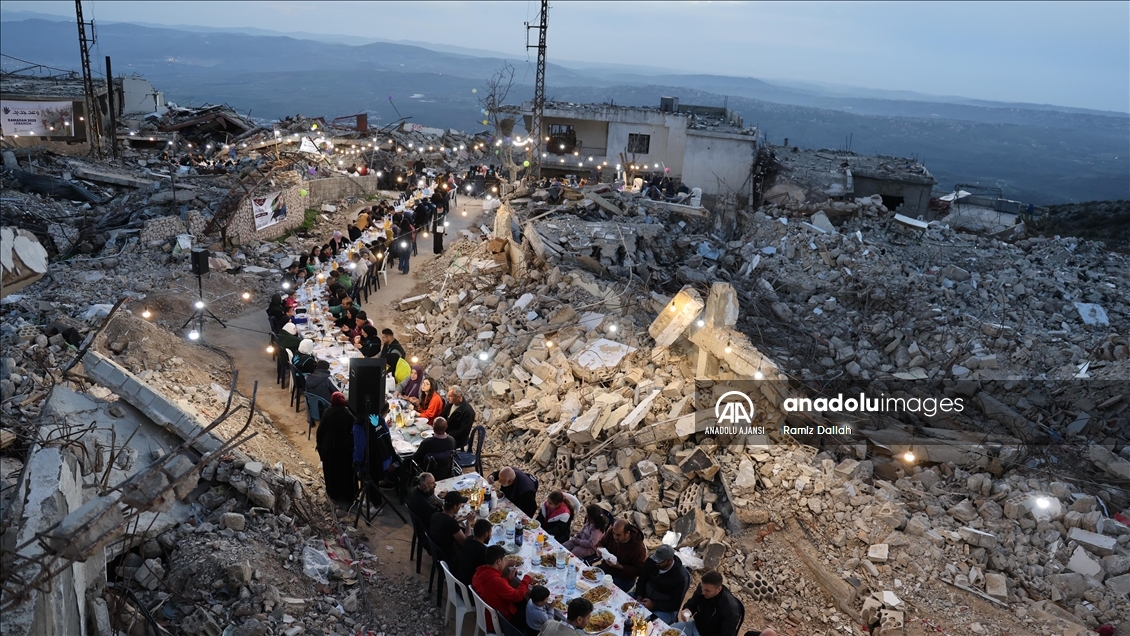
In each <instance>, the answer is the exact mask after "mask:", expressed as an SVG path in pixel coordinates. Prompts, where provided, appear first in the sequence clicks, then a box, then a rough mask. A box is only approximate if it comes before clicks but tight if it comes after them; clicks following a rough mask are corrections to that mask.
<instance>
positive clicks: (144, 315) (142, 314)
mask: <svg viewBox="0 0 1130 636" xmlns="http://www.w3.org/2000/svg"><path fill="white" fill-rule="evenodd" d="M152 315H153V313H152V312H151V311H149V308H148V307H146V308H145V311H143V312H141V317H142V318H145V319H146V320H148V319H149V317H150V316H152Z"/></svg>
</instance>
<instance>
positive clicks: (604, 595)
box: [435, 472, 683, 636]
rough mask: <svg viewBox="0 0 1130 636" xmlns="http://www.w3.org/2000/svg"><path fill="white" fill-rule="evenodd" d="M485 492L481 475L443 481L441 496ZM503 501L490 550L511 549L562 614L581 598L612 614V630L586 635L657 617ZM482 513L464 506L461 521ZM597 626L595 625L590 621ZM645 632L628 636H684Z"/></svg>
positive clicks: (659, 625) (655, 627) (656, 624)
mask: <svg viewBox="0 0 1130 636" xmlns="http://www.w3.org/2000/svg"><path fill="white" fill-rule="evenodd" d="M483 488H486V489H487V492H489V491H490V490H491V489H492V486H490V485H488V484H487V482H486V480H485V479H483V478H482V476H481V475H479V474H478V473H475V472H469V473H463V474H462V475H456V476H455V477H451V478H450V479H443V480H440V481H437V482H436V490H435V492H436V495H437V496H439V497H440V498H441V499H442V497H443V493H446V492H448V491H452V490H457V491H460V492H461V493H466V494H465V496H467V495H470V494H473V493H474V492H475V491H479V492H482V489H483ZM498 495H499V497H498V505H497V506H496V507H495V509H494V510H492V511H490V512H488V513H487V514H486V516H485V518H487V519H489V520H490V522H491V524H492V525H493V526H494V530H493V534H492V535H491V538H490V542H489V544H488V545H496V544H497V545H502V546H503V547H505V548H506V551H507V553H508V554H509V555H510V556H508V557H507V558H509V559H511V560H512V561H513V565H515V567H516V568H517V570H518V572H519V576H524V575H526V574H529V575H530V576H531V578H532V579H533V580H534V583H535V584H536V585H543V586H545V587H546V588H548V589H549V593H550V595H551V599H552V603H551V604H552V605H553V606H554V607H555V608H556V609H558V610H560V611H561V612H562V614H564V612H565V608H566V606H567V604H568V602H569V601H570V600H572V599H574V598H577V597H585V598H587V599H589V600H590V601H592V602H593V617H596V616H597V615H598V612H601V611H606V612H609V613H610V614H611V616H612V617H613V620H612V623H611V624H610V625H608V626H594V625H592V624H590V626H591V627H593V629H591V630H590V629H588V628H586V629H585V632H586V633H590V634H599V635H602V636H603V635H605V634H608V635H610V636H612V635H614V636H620V635H621V634H624V633H625V631H624V623H625V621H631V620H632V617H633V616H635V617H637V618H639V619H641V620H642V619H643V618H646V617H647V616H649V615H651V612H649V611H648V610H647V609H646V608H644V607H643V606H642V605H640V604H639V603H638V602H636V600H635V599H633V598H632V597H631V596H629V595H628V593H627V592H625V591H623V590H621V589H620V588H618V587H616V586H615V585H613V584H612V580H611V577H609V576H607V575H605V574H604V572H603V571H602V570H600V569H599V568H595V567H588V566H586V565H585V564H584V563H583V562H582V561H581V560H580V559H578V558H577V557H575V556H573V555H572V554H570V553H569V551H568V550H566V549H565V548H564V546H562V545H561V544H560V543H558V541H557V540H556V539H554V538H553V537H552V536H550V535H549V534H548V533H547V532H545V531H544V530H542V529H541V528H540V526H539V525H538V522H537V521H536V520H533V519H530V517H529V516H527V515H526V514H525V513H524V512H522V511H521V510H519V509H518V507H517V506H515V505H514V503H513V502H511V501H509V500H508V499H506V498H505V497H503V496H502V493H501V492H498ZM487 500H489V495H486V496H485V497H484V501H487ZM481 512H482V510H481V507H480V509H479V510H475V509H473V508H472V506H471V505H469V504H463V507H462V508H461V509H460V510H459V512H458V513H456V516H457V517H460V518H467V519H470V520H471V522H472V523H473V522H474V520H475V519H478V518H480V513H481ZM509 523H513V524H514V526H515V530H514V531H515V533H517V532H522V533H523V535H522V537H523V541H522V545H521V546H520V547H519V546H517V545H515V543H514V542H513V541H512V540H508V538H507V536H506V530H505V526H506V525H508V524H509ZM563 563H567V565H566V566H565V567H560V566H561V564H563ZM569 567H575V568H577V576H576V585H575V588H574V589H572V590H570V589H568V586H567V584H566V573H567V572H568V568H569ZM594 599H596V600H594ZM591 620H593V619H592V618H590V621H591ZM597 627H599V629H597ZM644 629H645V630H646V632H645V631H639V632H635V631H631V628H629V632H627V633H631V634H633V635H635V634H637V633H638V634H646V636H683V633H682V632H681V631H679V630H676V629H673V628H671V626H670V625H668V624H667V623H665V622H664V621H662V620H660V619H659V618H656V619H655V620H652V621H648V622H647V623H646V625H645V627H644Z"/></svg>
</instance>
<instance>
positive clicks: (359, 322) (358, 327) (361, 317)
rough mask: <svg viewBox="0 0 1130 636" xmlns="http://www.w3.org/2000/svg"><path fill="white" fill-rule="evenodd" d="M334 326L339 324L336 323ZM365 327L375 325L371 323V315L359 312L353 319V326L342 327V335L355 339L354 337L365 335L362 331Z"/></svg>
mask: <svg viewBox="0 0 1130 636" xmlns="http://www.w3.org/2000/svg"><path fill="white" fill-rule="evenodd" d="M334 324H337V323H334ZM365 325H369V326H370V327H372V326H373V323H371V322H369V315H368V314H366V313H365V312H363V311H359V312H357V314H356V315H355V316H354V317H353V324H352V325H349V324H345V325H342V326H341V333H343V334H345V335H347V336H349V337H350V338H353V336H356V335H359V334H362V333H364V332H363V331H362V329H363V328H364V327H365Z"/></svg>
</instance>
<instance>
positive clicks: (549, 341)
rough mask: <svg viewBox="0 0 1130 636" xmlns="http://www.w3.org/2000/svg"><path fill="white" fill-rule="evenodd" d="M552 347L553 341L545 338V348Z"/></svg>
mask: <svg viewBox="0 0 1130 636" xmlns="http://www.w3.org/2000/svg"><path fill="white" fill-rule="evenodd" d="M552 347H553V341H552V340H546V341H545V348H546V349H549V348H552Z"/></svg>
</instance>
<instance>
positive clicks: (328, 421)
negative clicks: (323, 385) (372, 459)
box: [316, 391, 357, 507]
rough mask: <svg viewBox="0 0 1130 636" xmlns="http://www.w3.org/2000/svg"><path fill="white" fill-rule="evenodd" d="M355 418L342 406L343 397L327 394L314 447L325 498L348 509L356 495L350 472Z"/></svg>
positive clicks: (343, 404) (344, 400)
mask: <svg viewBox="0 0 1130 636" xmlns="http://www.w3.org/2000/svg"><path fill="white" fill-rule="evenodd" d="M355 419H356V418H355V417H354V416H353V413H352V412H351V411H350V410H349V407H348V406H346V399H345V394H344V393H342V392H340V391H335V392H334V393H333V394H332V395H330V408H328V409H326V410H325V412H324V413H322V420H321V423H320V424H319V425H318V434H317V446H316V448H317V451H318V456H319V457H321V459H322V478H323V479H324V480H325V482H326V497H328V498H329V499H330V500H331V501H333V502H334V503H336V504H337V505H338V506H341V507H348V506H349V504H350V503H352V502H353V498H354V497H356V496H357V478H356V475H355V474H354V472H353V421H354V420H355Z"/></svg>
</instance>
